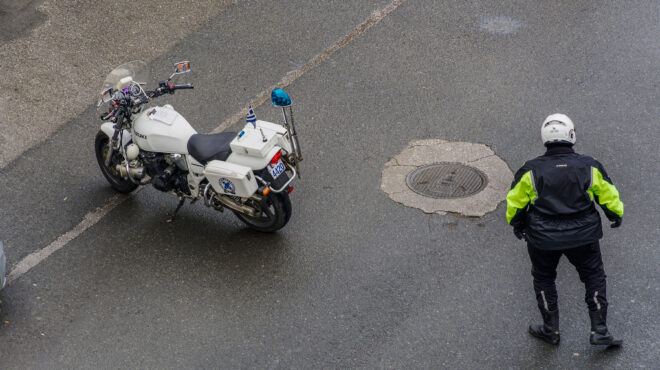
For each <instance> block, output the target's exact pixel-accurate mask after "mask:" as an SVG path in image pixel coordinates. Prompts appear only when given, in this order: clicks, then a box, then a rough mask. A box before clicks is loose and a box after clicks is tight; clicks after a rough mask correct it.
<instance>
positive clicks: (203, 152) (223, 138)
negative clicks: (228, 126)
mask: <svg viewBox="0 0 660 370" xmlns="http://www.w3.org/2000/svg"><path fill="white" fill-rule="evenodd" d="M235 137H236V133H235V132H221V133H219V134H195V135H193V136H191V137H190V139H188V153H190V155H192V156H193V158H195V159H196V160H197V161H199V163H201V164H206V163H207V162H209V161H212V160H214V159H217V160H220V161H224V160H226V159H227V157H229V155H230V154H231V147H230V146H229V143H231V141H232V140H234V138H235Z"/></svg>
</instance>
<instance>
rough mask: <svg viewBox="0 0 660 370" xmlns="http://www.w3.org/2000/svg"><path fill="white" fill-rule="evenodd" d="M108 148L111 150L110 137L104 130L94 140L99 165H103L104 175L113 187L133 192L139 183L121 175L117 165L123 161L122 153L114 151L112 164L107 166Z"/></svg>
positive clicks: (121, 191)
mask: <svg viewBox="0 0 660 370" xmlns="http://www.w3.org/2000/svg"><path fill="white" fill-rule="evenodd" d="M108 150H110V138H109V137H108V135H106V134H105V133H104V132H103V131H99V133H98V134H96V139H95V140H94V151H95V152H96V161H97V162H98V163H99V167H101V172H102V173H103V176H105V179H106V180H108V182H109V183H110V185H111V186H112V188H113V189H115V190H117V191H118V192H120V193H130V192H132V191H133V190H135V189H136V188H137V187H138V186H137V184H135V183H133V182H132V181H131V180H129V179H127V178H126V179H125V178H123V177H121V174H120V173H119V171H117V165H118V164H120V163H121V161H122V157H121V153H119V152H116V151H115V152H114V153H112V158H111V159H110V165H109V166H107V167H106V165H105V160H104V158H105V155H106V153H108Z"/></svg>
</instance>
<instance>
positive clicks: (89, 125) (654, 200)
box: [0, 0, 660, 369]
mask: <svg viewBox="0 0 660 370" xmlns="http://www.w3.org/2000/svg"><path fill="white" fill-rule="evenodd" d="M388 4H392V3H390V1H382V0H369V1H366V0H360V1H357V0H355V1H324V2H309V1H299V0H295V1H286V2H285V1H282V2H273V1H265V0H263V1H245V2H237V3H236V4H234V5H231V6H229V7H227V8H225V9H224V10H222V11H221V12H219V13H218V14H217V15H216V16H214V17H212V18H211V19H210V20H209V21H208V23H205V24H203V25H202V26H201V27H200V28H198V29H195V30H194V32H192V33H190V34H188V35H187V36H185V37H184V38H182V39H181V41H179V42H178V43H176V45H174V46H173V47H172V48H171V49H168V50H162V54H160V55H159V56H158V57H156V58H155V59H153V60H152V61H151V62H150V64H149V66H150V68H151V71H152V74H153V75H154V77H153V80H154V81H156V80H157V79H158V78H161V76H166V75H167V74H168V72H170V69H171V66H172V63H174V62H176V61H179V60H184V59H186V60H190V61H191V62H192V67H193V72H192V73H190V74H188V75H186V76H185V77H184V78H183V79H185V81H182V82H191V83H193V84H195V90H192V91H183V92H181V93H180V94H179V93H177V95H176V96H174V97H171V98H170V97H168V98H165V99H161V100H160V101H159V103H165V102H169V103H171V104H173V105H174V106H175V108H177V109H178V110H179V111H180V112H181V113H182V114H183V115H184V117H186V118H187V119H188V120H189V121H190V122H191V123H192V124H193V126H194V127H196V128H197V130H198V131H200V132H209V131H211V130H213V129H214V128H216V127H218V125H220V123H221V122H223V121H225V120H227V119H229V118H230V117H231V116H232V115H234V114H236V113H237V112H239V111H240V110H241V109H243V108H244V107H245V106H246V105H247V104H248V103H249V102H251V101H253V100H254V99H255V97H256V96H258V94H260V92H261V91H264V90H267V89H268V88H269V87H271V86H273V85H275V84H276V83H278V81H281V80H282V78H284V77H285V76H287V73H288V72H289V71H292V70H299V71H300V70H301V68H302V67H303V66H305V65H306V63H308V62H309V61H310V60H313V58H314V57H315V56H317V55H318V54H320V53H323V52H324V51H326V50H330V52H329V53H328V55H327V56H328V57H327V58H325V59H322V60H320V62H319V63H317V64H315V65H314V67H313V68H310V69H304V73H302V74H301V75H300V76H299V77H298V78H297V79H295V80H293V81H291V82H290V84H289V85H288V86H287V88H286V89H287V91H288V92H289V93H290V95H291V96H292V98H293V101H294V110H295V114H296V123H297V128H298V131H299V137H300V140H301V144H302V149H303V154H304V155H305V161H304V162H303V164H302V176H303V177H302V179H300V180H298V181H297V182H296V183H295V190H294V191H293V192H292V193H291V196H292V203H293V209H294V214H293V217H292V219H291V221H290V222H289V224H288V225H287V226H286V227H285V228H284V229H283V230H281V231H279V232H277V233H275V234H269V235H264V234H259V233H255V232H252V231H250V230H249V229H247V228H246V227H245V226H244V225H243V224H242V223H241V222H240V221H239V220H238V219H237V218H236V217H235V216H234V215H233V214H231V213H228V212H225V213H218V212H215V211H212V210H210V209H207V208H205V207H204V206H203V205H200V204H195V205H193V206H190V205H186V206H184V208H183V209H182V210H181V212H180V213H179V215H178V219H177V220H176V222H174V223H167V222H166V219H167V218H168V217H169V215H171V213H172V211H173V210H174V207H175V206H176V199H175V198H174V197H172V196H170V195H167V194H163V193H160V192H158V191H156V190H155V189H153V188H146V189H144V190H141V191H139V192H137V193H135V194H134V195H132V196H130V197H121V198H116V197H115V194H114V193H113V191H112V190H111V189H110V187H109V186H108V184H107V183H106V181H105V179H104V178H103V176H102V175H101V173H100V171H99V169H98V167H97V164H96V160H95V158H94V152H93V140H94V135H95V134H96V132H97V130H98V126H99V125H100V121H99V120H98V118H96V110H95V107H93V106H91V105H90V106H88V107H87V108H86V109H85V110H84V112H82V113H81V114H79V115H77V116H76V117H74V118H73V119H71V120H70V121H68V122H66V123H64V124H63V125H62V126H61V127H60V128H59V129H58V130H56V131H55V132H54V133H53V134H51V135H50V136H49V137H48V138H47V139H46V140H45V141H43V142H42V143H40V144H38V145H36V146H33V147H32V148H30V149H28V150H27V151H26V152H24V153H23V154H22V155H21V156H19V157H18V158H16V159H15V160H13V161H11V162H10V163H8V164H7V165H6V166H5V167H3V168H1V169H0V189H2V190H3V191H2V193H0V204H1V205H2V206H0V238H2V240H3V241H4V242H5V249H6V253H7V257H8V264H9V266H8V267H9V268H10V270H12V269H14V268H16V266H17V265H18V264H19V262H20V261H22V260H23V259H24V258H25V257H26V256H28V255H30V254H31V253H33V252H35V251H38V250H41V249H43V248H47V247H48V246H53V245H57V246H59V247H60V249H59V250H57V251H56V252H55V253H53V254H52V255H50V256H49V257H48V258H45V259H43V260H41V261H40V263H38V264H36V266H35V267H34V268H32V269H31V270H29V271H27V272H25V273H23V274H22V275H20V276H19V277H18V278H17V279H15V280H13V281H11V282H10V284H9V285H8V286H7V287H6V288H5V290H3V291H2V292H1V293H0V300H1V301H2V303H1V304H0V310H1V312H0V368H2V369H24V368H30V369H42V368H43V369H46V368H48V369H51V368H140V369H151V368H153V369H163V368H175V369H181V368H190V369H207V368H274V369H280V368H281V369H289V368H309V369H317V368H401V369H403V368H406V369H407V368H434V369H435V368H448V369H455V368H461V369H472V368H522V369H527V368H548V369H550V368H587V369H588V368H621V369H630V368H657V366H658V358H660V345H659V343H660V340H658V332H660V321H658V319H657V316H658V315H657V314H658V302H660V291H659V288H658V286H659V284H658V280H659V277H660V274H659V272H658V271H659V270H658V264H659V262H660V251H659V249H658V242H657V241H658V240H659V239H660V232H659V229H658V225H659V224H660V222H659V219H658V209H659V208H660V204H659V202H658V196H657V194H658V190H660V189H659V186H658V182H659V181H660V179H659V178H658V173H659V172H660V161H658V150H657V147H658V146H657V143H658V138H660V130H659V128H658V127H659V125H658V117H660V108H659V107H660V105H659V104H658V101H660V44H659V43H658V40H659V39H660V23H658V22H657V20H658V19H660V3H658V2H651V1H626V2H623V1H618V2H615V1H606V2H593V1H586V2H572V1H558V2H530V1H499V2H481V1H476V0H475V1H450V2H438V1H433V0H406V1H396V2H395V3H394V6H393V7H391V8H390V10H391V12H386V13H387V14H384V13H382V12H381V13H373V12H374V11H376V10H379V9H385V8H386V7H387V6H388ZM379 14H380V17H375V18H374V15H376V16H378V15H379ZM370 17H371V19H378V20H379V21H378V22H372V23H370V24H369V25H371V27H369V28H363V29H362V30H360V32H358V33H356V34H355V37H353V38H351V39H350V40H346V41H348V42H345V43H341V44H340V45H339V46H340V47H339V48H335V49H332V48H331V46H332V45H333V44H335V43H337V42H338V41H340V40H342V38H343V37H344V36H345V35H347V34H349V33H351V32H352V31H353V30H354V29H355V28H356V27H358V26H359V25H360V24H363V22H364V21H365V20H366V19H369V18H370ZM35 23H38V22H36V21H35ZM37 27H38V26H37ZM21 32H24V31H23V30H21ZM26 32H27V31H26ZM17 37H19V39H20V37H25V36H24V34H21V35H18V36H17ZM3 40H4V39H3ZM108 42H111V41H108ZM116 46H117V47H119V46H120V45H116ZM328 48H331V49H328ZM99 52H101V51H99ZM139 57H140V56H139V55H127V56H126V60H130V59H139ZM103 73H106V72H103ZM103 73H101V74H103ZM101 82H102V81H101V80H99V81H98V85H99V86H100V85H101ZM93 100H94V97H90V100H89V101H90V102H91V101H93ZM255 111H256V114H257V116H258V117H259V118H261V119H266V120H271V121H276V122H277V121H278V120H279V119H280V118H279V117H280V113H279V112H278V111H277V110H276V109H275V108H273V107H272V106H270V104H269V103H267V104H263V105H261V106H258V107H256V109H255ZM554 112H563V113H566V114H568V115H569V116H570V117H571V118H572V119H573V121H574V122H575V124H576V127H577V140H578V143H577V145H576V150H577V151H579V152H582V153H586V154H590V155H593V156H595V157H596V158H598V159H599V160H600V161H601V162H602V163H603V164H604V165H605V167H606V169H607V170H608V172H609V174H610V176H611V178H612V179H613V180H614V182H615V183H616V184H617V186H618V188H619V189H620V191H621V196H622V199H623V201H624V202H625V205H626V211H625V212H626V213H625V217H624V222H623V226H622V227H621V228H620V229H616V230H610V229H609V227H607V225H606V227H605V237H604V239H603V240H602V242H601V247H602V250H603V255H604V262H605V270H606V272H607V274H608V283H609V284H608V300H609V301H610V309H609V311H610V315H609V324H610V325H609V326H610V329H611V330H612V331H613V332H614V333H615V334H617V335H618V336H621V337H623V338H624V340H625V343H624V347H623V348H621V349H618V350H604V349H603V348H599V347H593V346H591V345H590V344H589V342H588V338H589V323H588V315H587V310H586V306H585V304H584V302H583V294H584V293H583V287H582V285H581V283H580V282H579V279H578V277H577V273H576V272H575V270H574V269H573V268H572V267H571V266H570V264H569V263H568V262H567V261H566V260H565V259H564V260H562V262H561V263H560V267H559V275H558V276H559V277H558V289H559V294H560V302H559V303H560V310H561V322H560V328H561V330H562V339H561V344H560V345H559V346H558V347H552V346H549V345H546V344H545V343H542V342H539V341H538V340H535V339H534V338H531V337H530V336H529V334H527V326H528V324H529V323H530V322H538V321H539V320H540V315H539V313H538V311H537V309H536V302H535V299H534V294H533V291H532V282H531V276H530V267H531V266H530V263H529V261H528V257H527V254H526V249H525V246H524V244H523V243H522V242H520V241H518V240H517V239H515V238H514V236H513V234H512V233H511V230H510V228H509V227H508V225H506V221H505V218H504V210H505V207H504V204H503V203H502V204H500V206H499V207H498V208H497V210H496V211H495V212H492V213H489V214H487V215H486V216H484V217H483V218H479V219H473V218H460V217H455V216H452V215H435V214H434V215H429V214H424V213H423V212H421V211H419V210H417V209H413V208H407V207H405V206H402V205H400V204H398V203H395V202H393V201H391V200H390V199H389V198H388V197H387V195H386V194H384V193H383V192H382V191H381V190H380V189H379V185H380V174H381V170H382V168H383V165H384V164H385V163H386V162H387V161H388V159H389V158H391V157H392V156H394V155H396V154H398V153H399V152H400V151H401V150H402V149H403V148H405V146H406V145H407V144H408V143H409V142H410V141H412V140H419V139H432V138H437V139H444V140H449V141H467V142H476V143H483V144H486V145H488V146H489V147H490V148H492V149H493V150H494V151H495V153H496V154H497V155H499V156H500V157H502V158H503V159H504V160H505V161H507V163H508V164H509V166H510V167H511V168H512V169H513V170H514V171H515V170H516V169H517V168H518V167H519V166H520V165H521V164H522V163H523V162H524V161H525V160H527V159H529V158H532V157H534V156H536V155H539V154H541V153H542V152H543V148H542V145H541V143H540V138H539V136H540V135H539V134H540V132H539V131H540V130H539V126H540V123H541V122H542V120H543V118H545V116H546V115H548V114H550V113H554ZM44 114H46V112H44ZM44 119H46V117H44ZM241 125H242V123H239V124H237V125H234V127H233V129H237V128H238V127H239V126H241ZM17 132H18V131H17ZM16 140H20V137H17V138H16ZM108 204H112V205H116V206H114V208H112V207H110V208H111V209H110V208H106V209H107V212H105V211H104V212H101V213H96V215H97V216H98V217H97V219H95V220H94V222H92V223H91V224H88V225H87V226H86V228H83V229H80V226H79V225H81V223H85V221H84V220H85V217H86V215H89V214H90V212H91V213H92V214H95V213H94V212H95V210H97V209H98V208H100V207H108ZM71 235H73V236H75V237H70V236H71ZM58 238H59V239H58ZM58 240H59V241H58Z"/></svg>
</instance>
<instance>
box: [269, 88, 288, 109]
mask: <svg viewBox="0 0 660 370" xmlns="http://www.w3.org/2000/svg"><path fill="white" fill-rule="evenodd" d="M270 100H271V101H272V102H273V105H275V106H277V107H287V106H289V105H291V98H290V97H289V94H287V93H286V91H284V90H282V89H280V88H277V89H275V90H273V92H272V93H271V94H270Z"/></svg>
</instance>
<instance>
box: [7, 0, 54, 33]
mask: <svg viewBox="0 0 660 370" xmlns="http://www.w3.org/2000/svg"><path fill="white" fill-rule="evenodd" d="M42 1H43V0H31V1H23V0H0V43H5V42H8V41H11V40H14V39H17V38H21V37H25V36H27V35H28V34H29V33H30V31H32V30H33V29H34V28H35V27H37V26H38V25H40V24H42V23H43V22H44V21H45V20H46V15H45V14H44V13H41V12H40V11H38V10H37V6H38V5H39V4H40V3H41V2H42Z"/></svg>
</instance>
